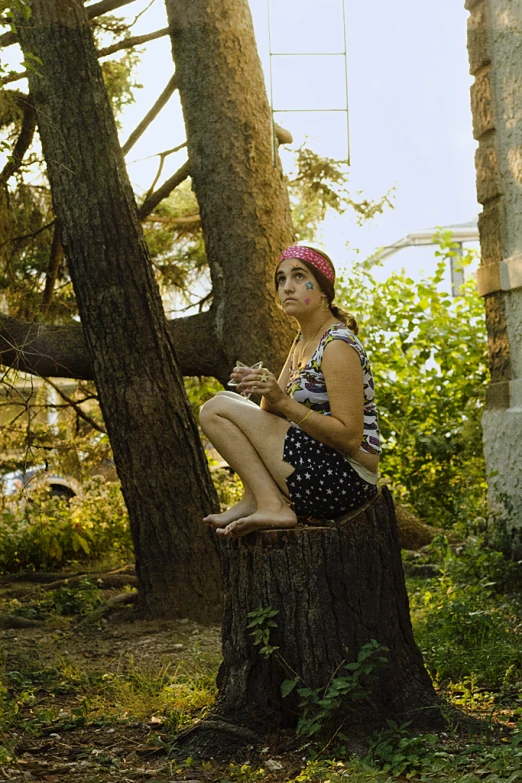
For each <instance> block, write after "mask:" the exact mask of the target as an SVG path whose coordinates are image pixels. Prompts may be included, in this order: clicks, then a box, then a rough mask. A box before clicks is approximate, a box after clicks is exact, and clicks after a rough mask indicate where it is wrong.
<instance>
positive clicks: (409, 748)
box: [365, 720, 439, 777]
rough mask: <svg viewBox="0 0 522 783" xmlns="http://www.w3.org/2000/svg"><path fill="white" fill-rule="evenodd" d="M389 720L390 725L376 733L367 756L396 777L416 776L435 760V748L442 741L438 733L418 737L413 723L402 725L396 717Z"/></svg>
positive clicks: (367, 759)
mask: <svg viewBox="0 0 522 783" xmlns="http://www.w3.org/2000/svg"><path fill="white" fill-rule="evenodd" d="M386 723H387V726H386V728H384V729H381V731H379V732H378V733H377V734H375V736H374V738H373V740H372V742H371V743H370V747H369V749H368V754H367V756H366V758H365V761H366V762H367V763H370V764H373V765H375V766H378V767H379V768H380V769H381V770H382V771H383V772H386V773H388V774H389V775H392V776H393V777H398V776H399V775H406V776H407V777H412V776H413V774H415V773H416V772H419V771H420V770H422V768H423V767H424V766H425V765H427V764H428V763H429V762H433V751H434V748H435V746H436V745H437V744H438V743H439V738H438V737H437V735H436V734H424V735H422V736H416V735H414V734H412V733H411V731H410V729H409V725H410V724H409V723H403V724H402V725H399V724H397V723H395V721H392V720H388V721H386Z"/></svg>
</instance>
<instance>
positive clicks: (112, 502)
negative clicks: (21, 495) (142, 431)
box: [0, 478, 132, 572]
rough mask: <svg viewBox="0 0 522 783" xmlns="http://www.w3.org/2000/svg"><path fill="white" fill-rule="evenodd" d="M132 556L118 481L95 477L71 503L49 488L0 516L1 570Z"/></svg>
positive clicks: (49, 566)
mask: <svg viewBox="0 0 522 783" xmlns="http://www.w3.org/2000/svg"><path fill="white" fill-rule="evenodd" d="M131 552H132V542H131V537H130V531H129V521H128V517H127V511H126V509H125V504H124V502H123V497H122V494H121V490H120V485H119V483H116V482H108V483H105V482H104V481H103V479H100V478H95V479H91V481H89V482H87V483H86V484H85V492H84V494H83V495H82V496H81V497H75V498H73V499H72V500H71V501H69V502H67V501H66V500H64V499H63V498H57V497H52V496H51V495H50V494H49V490H48V489H47V488H41V489H39V490H36V491H35V492H34V493H33V494H32V495H31V497H30V498H29V499H27V500H26V501H24V502H20V503H18V504H13V505H12V506H11V508H10V509H4V510H3V511H2V512H1V513H0V571H3V572H7V571H10V572H12V571H22V570H31V569H34V570H38V569H46V568H53V567H56V566H58V565H59V566H64V565H67V564H69V563H71V562H78V561H80V562H87V561H90V560H91V561H92V560H97V559H99V558H100V557H102V556H103V557H105V556H108V557H112V558H114V559H118V560H123V559H125V558H128V557H129V556H130V555H131Z"/></svg>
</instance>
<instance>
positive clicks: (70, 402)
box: [46, 378, 107, 435]
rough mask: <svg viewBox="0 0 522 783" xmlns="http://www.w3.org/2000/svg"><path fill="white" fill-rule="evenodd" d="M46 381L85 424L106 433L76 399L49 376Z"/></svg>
mask: <svg viewBox="0 0 522 783" xmlns="http://www.w3.org/2000/svg"><path fill="white" fill-rule="evenodd" d="M46 382H47V383H48V384H49V386H52V387H53V389H54V390H55V391H57V392H58V394H59V395H60V397H61V398H62V400H65V402H66V403H67V405H70V406H71V408H72V409H73V410H74V411H76V413H77V414H78V416H79V417H80V418H81V419H83V420H84V421H85V422H87V424H90V425H91V427H92V428H93V429H94V430H96V431H97V432H101V433H103V435H107V430H106V429H105V428H104V427H100V425H99V424H98V422H97V421H95V420H94V419H93V418H92V416H89V414H88V413H85V411H84V410H82V408H81V406H80V404H79V403H78V402H76V400H73V399H72V398H71V397H69V395H68V394H65V392H64V391H63V389H60V387H59V386H58V385H57V384H56V383H53V382H52V381H51V379H50V378H46Z"/></svg>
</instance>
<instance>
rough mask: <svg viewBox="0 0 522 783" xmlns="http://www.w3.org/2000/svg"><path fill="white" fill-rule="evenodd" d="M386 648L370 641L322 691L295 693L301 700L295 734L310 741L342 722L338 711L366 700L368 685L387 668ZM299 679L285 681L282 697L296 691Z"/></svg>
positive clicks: (300, 691) (341, 668)
mask: <svg viewBox="0 0 522 783" xmlns="http://www.w3.org/2000/svg"><path fill="white" fill-rule="evenodd" d="M387 651H388V648H387V647H384V646H383V645H381V644H379V643H378V642H377V641H376V640H375V639H372V640H371V641H370V642H368V644H365V645H363V647H361V649H360V650H359V653H358V655H357V660H356V661H353V662H352V663H343V664H342V665H341V666H340V667H339V669H338V671H344V672H346V674H342V675H341V674H337V673H335V674H334V675H333V676H332V678H331V679H330V682H329V683H328V684H327V685H326V687H325V688H315V689H312V688H308V687H306V686H303V687H300V688H298V689H297V693H298V694H299V696H300V697H301V702H300V704H299V709H300V710H301V714H300V716H299V721H298V724H297V733H298V734H300V735H302V736H304V737H313V736H315V735H316V734H318V733H319V732H322V731H324V729H325V727H326V726H328V725H331V724H332V722H333V721H335V720H336V719H339V720H341V721H342V719H341V711H343V712H346V710H347V709H348V708H349V706H350V705H351V706H353V705H354V702H361V701H364V700H365V699H366V698H368V697H369V695H370V693H369V685H370V683H371V682H372V680H374V679H375V678H376V677H377V675H378V673H379V672H380V671H382V670H383V669H384V668H385V667H386V666H387V665H388V658H387V657H386V654H385V653H386V652H387ZM299 682H301V680H300V678H295V679H293V680H285V681H284V682H283V683H282V686H281V693H282V695H283V696H288V694H289V693H291V692H292V690H293V689H294V687H296V686H297V685H298V684H299Z"/></svg>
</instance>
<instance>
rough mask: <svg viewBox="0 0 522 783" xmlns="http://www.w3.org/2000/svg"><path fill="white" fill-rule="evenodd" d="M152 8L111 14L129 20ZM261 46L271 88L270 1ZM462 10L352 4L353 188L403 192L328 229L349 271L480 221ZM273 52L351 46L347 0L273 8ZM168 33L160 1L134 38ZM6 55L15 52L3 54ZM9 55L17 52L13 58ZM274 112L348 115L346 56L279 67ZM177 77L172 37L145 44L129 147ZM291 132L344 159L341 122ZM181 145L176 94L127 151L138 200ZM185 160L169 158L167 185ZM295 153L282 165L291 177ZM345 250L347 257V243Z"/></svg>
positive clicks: (314, 123) (307, 124)
mask: <svg viewBox="0 0 522 783" xmlns="http://www.w3.org/2000/svg"><path fill="white" fill-rule="evenodd" d="M149 3H150V0H138V1H137V2H135V3H132V4H131V5H129V6H126V7H123V8H121V9H119V10H118V11H116V12H115V14H117V15H119V16H125V17H126V18H134V16H135V15H136V14H137V13H139V11H141V10H143V9H145V8H147V6H148V5H149ZM250 5H251V9H252V14H253V18H254V24H255V28H256V36H257V39H258V47H259V51H260V55H261V59H262V61H263V64H264V67H265V71H266V73H267V78H268V70H269V68H268V63H269V57H268V52H269V48H268V37H267V27H268V24H267V19H268V0H251V3H250ZM463 6H464V2H463V0H438V2H437V5H436V6H433V4H428V3H427V2H424V1H423V0H400V2H396V3H392V2H390V0H372V1H371V2H360V0H345V16H346V40H347V52H348V54H347V69H348V104H349V127H350V148H351V170H350V185H351V188H352V191H354V192H355V191H358V190H362V191H364V192H365V193H366V194H368V195H370V196H373V197H379V196H380V195H382V194H384V193H385V192H387V191H388V190H389V189H390V188H392V187H394V186H395V187H396V198H395V205H396V209H395V210H393V211H388V212H387V213H386V214H385V215H383V216H380V217H378V218H376V219H375V220H374V221H373V222H372V223H371V224H370V225H367V226H365V227H362V228H360V227H358V226H357V225H356V224H355V222H354V221H353V220H350V219H349V218H348V216H343V217H341V218H338V217H336V218H332V219H329V220H327V221H326V224H325V226H324V229H323V232H322V233H323V236H322V241H323V242H324V244H325V246H326V247H327V249H328V250H329V251H330V252H331V253H332V255H333V256H334V258H335V260H336V262H337V265H338V266H339V267H342V266H343V265H344V264H345V263H348V262H349V261H350V259H352V258H353V257H354V249H355V248H359V249H360V251H361V253H362V255H363V256H367V255H370V254H371V253H373V252H374V250H375V249H376V248H378V247H379V246H383V245H388V244H391V243H393V242H395V241H396V240H398V239H400V238H402V237H403V236H405V235H406V234H409V233H412V232H415V231H418V230H421V229H425V228H428V227H431V226H437V225H448V224H453V223H464V222H467V221H469V220H471V219H473V218H474V217H476V215H477V214H478V212H479V207H478V204H477V202H476V196H475V170H474V150H475V146H476V145H475V142H474V140H473V136H472V129H471V113H470V108H469V87H470V84H471V77H470V76H469V73H468V61H467V51H466V18H467V15H468V14H467V12H466V11H465V10H464V7H463ZM270 18H271V46H272V51H273V52H278V51H286V52H289V53H290V52H296V53H297V52H337V51H342V50H343V48H344V36H343V25H342V0H321V1H320V2H319V0H270ZM165 26H167V20H166V12H165V8H164V4H163V2H162V0H154V2H153V4H152V5H151V6H150V8H149V9H148V10H147V11H146V12H145V13H144V14H143V16H142V17H141V18H140V20H139V22H138V24H137V25H136V28H135V33H136V34H140V33H147V32H152V31H154V30H156V29H159V28H161V27H165ZM8 51H11V50H8ZM12 51H13V53H14V48H13V50H12ZM272 66H273V68H272V71H273V81H272V92H273V96H274V104H275V107H276V108H283V109H288V108H344V106H345V102H346V93H345V85H344V58H343V57H339V56H337V57H320V56H310V57H295V56H293V57H292V56H290V57H288V56H287V57H273V58H272ZM172 72H173V65H172V58H171V54H170V42H169V39H168V38H163V39H160V40H157V41H153V42H151V43H150V44H148V45H147V47H146V50H145V53H144V55H143V58H142V64H141V66H140V69H139V72H138V74H137V80H138V81H139V82H140V83H141V84H143V85H144V89H142V90H138V91H137V92H136V98H137V101H136V103H135V104H134V105H133V106H130V107H128V108H127V109H126V110H125V113H124V115H123V117H122V125H123V128H122V132H121V137H122V140H123V141H124V140H125V139H126V138H127V136H128V135H129V133H130V132H131V130H132V129H133V128H134V127H135V125H136V124H137V122H138V121H139V120H140V119H141V118H142V116H143V115H144V114H145V112H146V111H147V110H148V109H149V108H150V106H152V104H153V103H154V101H155V100H156V98H157V96H158V95H159V94H160V92H161V91H162V89H163V87H164V86H165V85H166V83H167V81H168V80H169V78H170V76H171V74H172ZM277 120H278V121H279V122H280V124H282V125H283V126H285V127H289V128H290V129H291V130H292V132H293V133H294V137H295V143H294V145H293V147H294V148H297V147H298V146H299V145H300V144H301V143H302V141H303V140H304V139H305V138H306V137H308V144H309V146H311V147H312V149H315V150H316V151H317V152H319V153H321V154H326V155H330V156H331V157H336V158H340V157H343V158H344V157H346V154H347V153H346V149H347V143H346V116H345V114H344V113H341V112H336V113H324V114H316V113H299V114H284V115H280V114H278V115H277ZM184 139H185V132H184V128H183V121H182V115H181V110H180V107H179V101H178V98H177V95H176V96H174V98H173V99H172V100H171V102H170V103H169V105H168V106H167V107H166V108H165V109H164V110H163V111H162V113H161V114H160V115H159V117H158V118H157V119H156V120H155V122H154V124H153V125H152V126H151V127H150V128H149V129H148V130H147V132H146V134H145V135H144V136H143V137H142V139H141V140H140V141H139V142H138V144H136V146H135V147H134V148H133V149H132V151H131V152H130V153H129V155H128V157H127V160H128V168H129V173H130V176H131V179H132V181H133V184H134V185H135V187H136V189H137V190H138V191H143V190H146V189H147V188H148V186H149V184H150V182H151V180H152V179H153V177H154V172H155V167H156V165H157V162H158V159H157V158H151V159H148V160H143V159H144V158H148V157H149V156H152V155H154V154H155V153H157V152H160V151H163V150H167V149H170V148H172V147H174V146H176V145H178V144H180V143H182V142H183V141H184ZM183 154H184V153H179V154H177V155H174V156H171V157H170V158H169V159H168V160H167V164H166V166H165V169H164V175H163V176H165V177H166V176H168V175H169V174H170V173H172V172H173V171H174V170H176V169H177V168H178V167H179V165H181V163H182V162H183V159H184V158H183ZM291 159H292V156H291V154H284V155H283V164H284V166H285V167H286V168H289V166H290V165H291ZM347 241H348V242H349V244H350V248H349V249H347V247H346V242H347ZM431 255H432V254H431V253H430V251H429V250H428V251H427V250H426V249H413V248H410V249H407V250H404V251H401V253H399V254H397V255H396V256H395V257H394V258H393V260H392V259H390V260H389V261H388V262H387V268H388V269H392V268H396V267H397V266H402V265H405V266H406V267H407V269H408V272H409V273H413V272H414V271H415V269H417V268H419V267H424V268H429V267H430V266H431V264H430V258H431Z"/></svg>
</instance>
